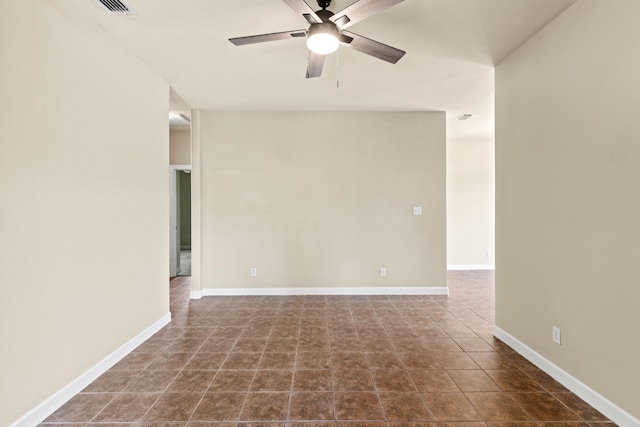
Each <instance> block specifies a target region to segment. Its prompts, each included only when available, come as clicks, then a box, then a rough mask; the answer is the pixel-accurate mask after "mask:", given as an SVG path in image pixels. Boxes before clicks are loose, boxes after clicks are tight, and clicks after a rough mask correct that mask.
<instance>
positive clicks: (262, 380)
mask: <svg viewBox="0 0 640 427" xmlns="http://www.w3.org/2000/svg"><path fill="white" fill-rule="evenodd" d="M292 378H293V371H290V370H281V369H278V370H262V369H261V370H258V371H257V372H256V376H255V377H254V378H253V383H251V391H289V390H291V380H292Z"/></svg>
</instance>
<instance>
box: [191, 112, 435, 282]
mask: <svg viewBox="0 0 640 427" xmlns="http://www.w3.org/2000/svg"><path fill="white" fill-rule="evenodd" d="M199 132H200V135H201V137H200V138H201V141H202V148H201V151H202V182H203V186H202V190H201V191H202V194H203V201H202V206H203V207H202V213H203V217H202V224H203V228H202V236H203V258H202V259H203V260H204V262H203V266H202V268H203V275H202V287H203V288H220V287H222V288H234V287H235V288H261V287H276V288H281V287H337V286H350V287H351V286H353V287H365V286H372V287H375V286H378V287H379V286H412V287H415V286H426V287H441V286H445V285H446V224H445V221H446V219H445V115H444V113H216V112H202V113H201V117H200V121H199ZM413 206H422V207H423V212H424V213H423V215H422V216H414V215H413ZM252 267H254V268H257V271H258V275H257V277H255V278H251V277H250V275H249V270H250V268H252ZM381 267H386V268H387V269H388V276H387V277H386V278H382V277H380V268H381Z"/></svg>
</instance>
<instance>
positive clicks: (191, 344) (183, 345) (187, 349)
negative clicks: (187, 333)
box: [166, 338, 205, 353]
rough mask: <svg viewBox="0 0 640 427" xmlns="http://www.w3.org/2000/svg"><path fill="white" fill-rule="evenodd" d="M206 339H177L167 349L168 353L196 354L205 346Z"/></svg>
mask: <svg viewBox="0 0 640 427" xmlns="http://www.w3.org/2000/svg"><path fill="white" fill-rule="evenodd" d="M204 342H205V338H181V339H177V340H176V341H175V342H174V343H173V344H171V345H170V346H169V348H167V349H166V351H167V352H168V353H195V352H196V351H198V349H199V348H200V347H201V346H202V344H204Z"/></svg>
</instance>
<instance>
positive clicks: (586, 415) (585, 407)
mask: <svg viewBox="0 0 640 427" xmlns="http://www.w3.org/2000/svg"><path fill="white" fill-rule="evenodd" d="M554 396H555V397H556V398H557V399H558V400H559V401H561V402H562V403H564V404H565V405H567V406H568V407H569V409H571V410H572V411H573V412H575V413H576V414H578V415H579V416H580V417H581V418H582V419H583V420H586V421H600V422H609V419H608V418H607V417H605V416H604V415H602V414H601V413H600V412H599V411H598V410H596V409H595V408H593V407H592V406H591V405H589V404H588V403H587V402H585V401H584V400H582V399H580V398H579V397H578V396H576V395H575V394H573V393H554Z"/></svg>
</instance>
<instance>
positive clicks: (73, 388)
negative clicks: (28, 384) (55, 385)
mask: <svg viewBox="0 0 640 427" xmlns="http://www.w3.org/2000/svg"><path fill="white" fill-rule="evenodd" d="M170 321H171V313H167V314H165V315H164V316H162V317H161V318H160V319H158V320H157V321H155V322H154V323H153V324H152V325H151V326H149V327H148V328H146V329H145V330H144V331H142V332H140V333H139V334H138V335H136V336H135V337H134V338H132V339H131V340H129V341H128V342H127V343H125V344H124V345H122V346H121V347H120V348H118V349H117V350H116V351H114V352H113V353H111V354H110V355H108V356H107V357H105V358H104V359H102V360H101V361H100V362H98V364H96V365H95V366H94V367H92V368H90V369H89V370H88V371H86V372H85V373H83V374H82V375H80V376H79V377H78V378H76V379H75V380H73V381H72V382H70V383H69V384H67V385H66V386H65V387H63V388H62V389H61V390H59V391H58V392H56V393H55V394H54V395H53V396H51V397H49V398H48V399H47V400H45V401H44V402H42V403H41V404H40V405H38V406H36V407H35V408H33V409H32V410H31V411H29V412H27V413H26V414H25V415H23V416H22V417H20V418H19V419H18V420H17V421H16V422H14V423H13V424H11V426H10V427H34V426H36V425H38V424H40V423H41V422H42V421H43V420H45V419H46V418H47V417H48V416H49V415H51V414H53V413H54V412H55V411H56V410H57V409H58V408H60V407H61V406H62V405H64V404H65V403H67V402H68V401H69V399H71V398H72V397H73V396H75V395H76V394H78V393H80V392H81V391H82V390H83V389H84V388H85V387H87V386H88V385H89V384H91V383H92V382H93V381H94V380H95V379H96V378H98V377H99V376H100V375H102V374H103V373H105V372H106V371H107V370H109V368H111V367H112V366H113V365H115V364H116V363H118V362H119V361H120V360H122V359H123V358H124V357H125V356H126V355H127V354H129V353H131V351H133V350H134V349H135V348H136V347H138V346H139V345H140V344H142V343H143V342H144V341H146V340H147V339H148V338H149V337H151V336H152V335H153V334H155V333H156V332H158V331H159V330H160V329H162V327H163V326H165V325H166V324H167V323H169V322H170Z"/></svg>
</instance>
